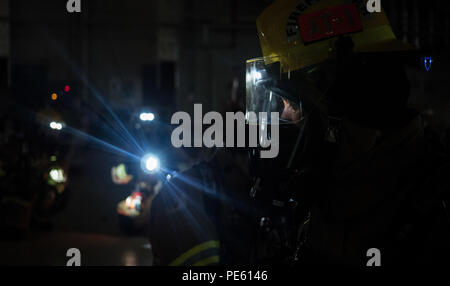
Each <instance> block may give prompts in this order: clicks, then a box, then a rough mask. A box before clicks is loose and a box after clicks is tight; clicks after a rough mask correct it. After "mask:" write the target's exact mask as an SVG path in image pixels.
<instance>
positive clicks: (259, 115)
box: [246, 58, 304, 125]
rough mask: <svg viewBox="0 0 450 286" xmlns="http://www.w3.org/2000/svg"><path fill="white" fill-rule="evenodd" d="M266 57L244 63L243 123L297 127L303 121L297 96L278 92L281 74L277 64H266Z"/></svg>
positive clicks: (279, 90)
mask: <svg viewBox="0 0 450 286" xmlns="http://www.w3.org/2000/svg"><path fill="white" fill-rule="evenodd" d="M267 60H268V59H267V58H257V59H252V60H248V61H247V64H246V122H247V124H249V125H260V124H272V123H274V122H275V120H273V118H272V115H275V114H274V113H276V114H278V120H276V121H277V124H281V125H284V124H293V125H295V124H299V123H300V122H301V121H302V120H303V119H304V117H303V106H302V102H301V100H300V97H298V96H296V95H295V94H293V93H291V92H289V91H288V90H284V89H281V88H280V86H279V83H280V82H281V80H282V77H286V76H289V75H283V74H282V73H281V70H280V69H279V65H277V64H270V65H267V64H266V62H267Z"/></svg>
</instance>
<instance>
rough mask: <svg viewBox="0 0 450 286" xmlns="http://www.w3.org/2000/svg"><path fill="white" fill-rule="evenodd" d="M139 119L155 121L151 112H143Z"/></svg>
mask: <svg viewBox="0 0 450 286" xmlns="http://www.w3.org/2000/svg"><path fill="white" fill-rule="evenodd" d="M139 119H141V120H142V121H153V120H155V114H153V113H151V112H143V113H141V114H140V115H139Z"/></svg>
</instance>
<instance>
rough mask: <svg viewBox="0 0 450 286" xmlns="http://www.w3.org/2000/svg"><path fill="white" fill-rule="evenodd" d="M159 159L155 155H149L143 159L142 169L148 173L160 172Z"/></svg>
mask: <svg viewBox="0 0 450 286" xmlns="http://www.w3.org/2000/svg"><path fill="white" fill-rule="evenodd" d="M159 167H160V166H159V159H158V157H156V156H155V155H153V154H148V155H146V156H144V158H142V169H143V170H144V171H145V172H147V173H153V172H155V171H157V170H159Z"/></svg>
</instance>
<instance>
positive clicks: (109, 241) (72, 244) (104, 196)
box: [0, 147, 152, 266]
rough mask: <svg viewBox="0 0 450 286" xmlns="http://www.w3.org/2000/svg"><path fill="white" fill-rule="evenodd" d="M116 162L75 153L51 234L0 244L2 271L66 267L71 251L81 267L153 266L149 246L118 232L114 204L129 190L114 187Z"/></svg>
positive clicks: (91, 151) (98, 154)
mask: <svg viewBox="0 0 450 286" xmlns="http://www.w3.org/2000/svg"><path fill="white" fill-rule="evenodd" d="M116 159H117V157H116V156H114V155H113V154H111V153H107V152H105V151H104V150H101V149H96V148H91V147H88V148H84V149H83V150H81V151H79V152H78V154H77V156H75V159H74V165H75V166H76V169H75V170H74V171H73V172H71V173H70V174H69V183H68V184H69V188H70V189H71V195H70V200H69V205H68V206H67V207H66V209H65V210H64V211H62V212H61V213H59V214H57V215H55V216H54V217H52V221H53V224H54V230H53V231H51V232H39V233H36V232H35V233H30V234H29V235H28V236H27V238H26V239H24V240H21V241H15V242H11V241H8V242H5V241H0V265H44V266H47V265H51V266H65V265H66V262H67V261H68V260H69V258H67V257H66V252H67V250H68V249H69V248H78V249H79V250H80V252H81V265H85V266H92V265H95V266H121V265H123V266H128V265H138V266H147V265H151V264H152V255H151V250H150V245H149V244H148V240H147V239H146V238H145V237H131V236H126V235H123V234H122V233H121V232H120V230H119V227H118V217H117V213H116V206H117V203H118V202H119V201H121V200H123V199H124V198H126V197H127V196H128V195H129V194H130V192H131V189H132V188H133V184H130V185H129V186H116V185H114V184H113V183H112V181H111V177H110V169H111V167H112V166H113V164H114V163H115V160H116Z"/></svg>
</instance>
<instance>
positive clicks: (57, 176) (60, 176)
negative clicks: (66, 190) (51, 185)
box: [50, 168, 66, 183]
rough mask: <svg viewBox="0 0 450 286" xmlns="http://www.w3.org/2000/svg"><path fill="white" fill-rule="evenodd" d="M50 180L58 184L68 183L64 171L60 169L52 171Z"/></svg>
mask: <svg viewBox="0 0 450 286" xmlns="http://www.w3.org/2000/svg"><path fill="white" fill-rule="evenodd" d="M50 178H51V179H52V180H53V181H55V182H56V183H63V182H65V181H66V177H65V176H64V171H63V170H62V169H60V168H55V169H51V170H50Z"/></svg>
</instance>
